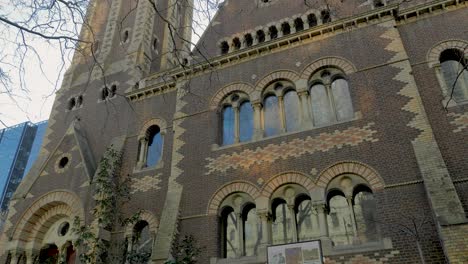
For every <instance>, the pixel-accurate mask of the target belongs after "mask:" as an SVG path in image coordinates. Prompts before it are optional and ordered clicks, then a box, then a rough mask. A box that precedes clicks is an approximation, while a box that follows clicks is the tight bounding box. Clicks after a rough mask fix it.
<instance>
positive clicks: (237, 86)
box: [210, 83, 254, 110]
mask: <svg viewBox="0 0 468 264" xmlns="http://www.w3.org/2000/svg"><path fill="white" fill-rule="evenodd" d="M234 91H242V92H244V93H246V94H248V95H249V96H250V95H252V93H253V91H254V87H252V85H250V84H248V83H233V84H230V85H227V86H225V87H224V88H221V89H220V90H219V91H218V92H217V93H216V94H215V95H214V96H213V98H211V101H210V109H211V110H216V109H217V108H218V107H219V104H220V102H221V101H222V100H223V99H224V97H226V95H228V94H230V93H232V92H234Z"/></svg>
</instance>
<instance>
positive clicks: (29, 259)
mask: <svg viewBox="0 0 468 264" xmlns="http://www.w3.org/2000/svg"><path fill="white" fill-rule="evenodd" d="M37 255H39V251H37V250H33V249H31V250H27V251H26V264H33V263H34V259H35V258H36V257H37Z"/></svg>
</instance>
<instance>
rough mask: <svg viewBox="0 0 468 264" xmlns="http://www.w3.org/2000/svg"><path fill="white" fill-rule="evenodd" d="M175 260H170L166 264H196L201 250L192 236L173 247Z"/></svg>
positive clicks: (186, 237) (185, 237)
mask: <svg viewBox="0 0 468 264" xmlns="http://www.w3.org/2000/svg"><path fill="white" fill-rule="evenodd" d="M173 253H174V256H173V257H174V259H173V260H168V261H166V262H165V264H195V263H197V261H198V257H199V256H200V253H201V248H199V247H198V246H197V245H196V240H195V238H194V237H193V236H192V235H188V236H184V238H183V239H182V240H181V241H179V242H176V243H175V244H174V246H173Z"/></svg>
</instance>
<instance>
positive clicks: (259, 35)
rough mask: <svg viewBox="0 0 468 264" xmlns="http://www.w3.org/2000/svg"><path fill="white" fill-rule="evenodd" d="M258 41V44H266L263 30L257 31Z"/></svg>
mask: <svg viewBox="0 0 468 264" xmlns="http://www.w3.org/2000/svg"><path fill="white" fill-rule="evenodd" d="M257 40H258V43H262V42H265V32H263V30H258V31H257Z"/></svg>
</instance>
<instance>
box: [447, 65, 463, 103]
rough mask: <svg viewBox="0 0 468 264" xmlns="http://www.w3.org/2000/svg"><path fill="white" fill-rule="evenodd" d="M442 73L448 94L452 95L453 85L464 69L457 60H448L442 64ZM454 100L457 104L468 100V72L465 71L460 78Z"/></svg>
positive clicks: (454, 92)
mask: <svg viewBox="0 0 468 264" xmlns="http://www.w3.org/2000/svg"><path fill="white" fill-rule="evenodd" d="M441 68H442V73H443V75H444V79H445V83H446V85H447V94H448V95H450V94H451V92H452V89H453V84H454V83H455V80H457V76H458V74H459V73H460V71H461V70H462V69H463V65H462V64H461V63H460V62H458V61H455V60H447V61H444V62H442V63H441ZM453 99H454V100H455V101H457V102H460V101H464V100H467V99H468V70H466V69H465V70H463V73H461V75H460V76H459V77H458V80H457V81H456V84H455V90H454V91H453Z"/></svg>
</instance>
